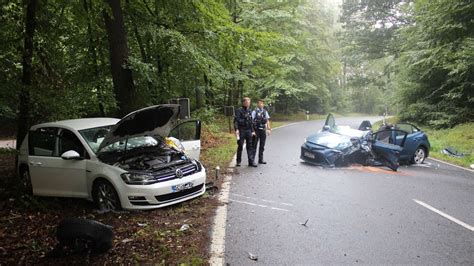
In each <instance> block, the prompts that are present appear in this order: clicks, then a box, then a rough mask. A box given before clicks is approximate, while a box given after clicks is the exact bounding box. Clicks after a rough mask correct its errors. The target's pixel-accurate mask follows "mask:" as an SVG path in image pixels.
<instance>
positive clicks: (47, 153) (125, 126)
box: [18, 104, 206, 210]
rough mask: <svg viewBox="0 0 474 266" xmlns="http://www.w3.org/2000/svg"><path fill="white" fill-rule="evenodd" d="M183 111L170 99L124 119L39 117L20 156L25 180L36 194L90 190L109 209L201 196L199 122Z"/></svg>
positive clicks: (76, 194) (86, 195)
mask: <svg viewBox="0 0 474 266" xmlns="http://www.w3.org/2000/svg"><path fill="white" fill-rule="evenodd" d="M178 115H179V105H172V104H167V105H156V106H151V107H147V108H144V109H141V110H138V111H135V112H133V113H130V114H128V115H127V116H125V117H124V118H123V119H121V120H119V119H115V118H86V119H74V120H64V121H58V122H52V123H44V124H39V125H35V126H33V127H31V129H30V131H29V133H28V136H27V137H26V138H25V140H24V141H23V143H22V145H21V148H20V154H19V156H18V162H19V163H18V172H19V175H20V177H21V179H22V183H23V184H24V186H25V187H26V188H27V189H29V191H30V192H32V193H33V195H38V196H53V197H77V198H85V199H89V200H93V201H94V202H95V203H96V204H97V206H98V207H99V208H100V209H109V210H117V209H120V208H124V209H153V208H159V207H164V206H168V205H171V204H175V203H178V202H182V201H185V200H189V199H192V198H195V197H198V196H200V195H202V194H204V192H205V189H206V188H205V183H206V171H205V169H204V167H203V166H202V165H201V163H200V162H199V161H198V160H197V159H198V158H199V153H200V145H201V144H200V143H201V142H200V134H201V124H200V121H198V120H186V121H183V122H180V121H179V120H178ZM168 137H174V138H168ZM170 139H171V140H173V139H174V142H172V141H170ZM176 139H178V140H179V141H178V140H176Z"/></svg>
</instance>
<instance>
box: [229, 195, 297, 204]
mask: <svg viewBox="0 0 474 266" xmlns="http://www.w3.org/2000/svg"><path fill="white" fill-rule="evenodd" d="M232 196H237V197H241V198H245V199H250V200H257V201H263V202H268V203H276V204H281V205H285V206H293V204H291V203H286V202H278V201H274V200H267V199H259V198H255V197H248V196H244V195H241V194H237V193H232Z"/></svg>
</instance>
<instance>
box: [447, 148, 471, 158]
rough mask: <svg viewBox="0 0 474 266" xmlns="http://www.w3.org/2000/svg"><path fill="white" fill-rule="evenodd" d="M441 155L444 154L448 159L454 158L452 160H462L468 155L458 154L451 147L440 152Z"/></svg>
mask: <svg viewBox="0 0 474 266" xmlns="http://www.w3.org/2000/svg"><path fill="white" fill-rule="evenodd" d="M441 153H442V154H446V155H448V156H450V157H454V158H463V157H466V156H469V154H468V153H462V152H459V151H457V150H456V149H454V148H453V147H446V148H444V149H442V150H441Z"/></svg>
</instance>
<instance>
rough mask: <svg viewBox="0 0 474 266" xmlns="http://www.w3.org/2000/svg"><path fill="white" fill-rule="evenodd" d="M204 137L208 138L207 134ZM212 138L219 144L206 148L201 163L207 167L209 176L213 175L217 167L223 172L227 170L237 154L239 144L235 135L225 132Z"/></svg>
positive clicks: (202, 153)
mask: <svg viewBox="0 0 474 266" xmlns="http://www.w3.org/2000/svg"><path fill="white" fill-rule="evenodd" d="M204 137H206V134H205V135H204ZM210 138H212V139H215V140H216V141H217V144H216V145H214V146H211V147H209V148H204V149H203V150H202V152H201V157H200V161H201V162H202V163H203V164H204V165H205V166H206V169H207V171H208V174H209V175H211V174H212V175H213V174H214V172H213V171H214V169H215V168H216V166H219V167H220V168H221V169H222V170H224V169H225V168H227V166H228V164H229V163H230V161H231V160H232V157H233V156H234V154H235V153H236V152H237V142H236V139H235V136H234V135H233V134H230V133H224V132H221V133H215V134H213V135H212V136H210ZM211 171H212V173H211Z"/></svg>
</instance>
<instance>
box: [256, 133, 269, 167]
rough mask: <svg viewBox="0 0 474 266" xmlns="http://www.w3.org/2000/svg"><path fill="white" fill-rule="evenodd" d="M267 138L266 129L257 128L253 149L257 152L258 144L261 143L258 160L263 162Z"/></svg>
mask: <svg viewBox="0 0 474 266" xmlns="http://www.w3.org/2000/svg"><path fill="white" fill-rule="evenodd" d="M266 140H267V132H266V130H265V129H257V130H255V138H254V142H253V151H254V153H257V145H259V146H258V162H263V151H264V150H265V141H266ZM259 143H260V144H259ZM255 156H256V155H255ZM255 156H254V158H255Z"/></svg>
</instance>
